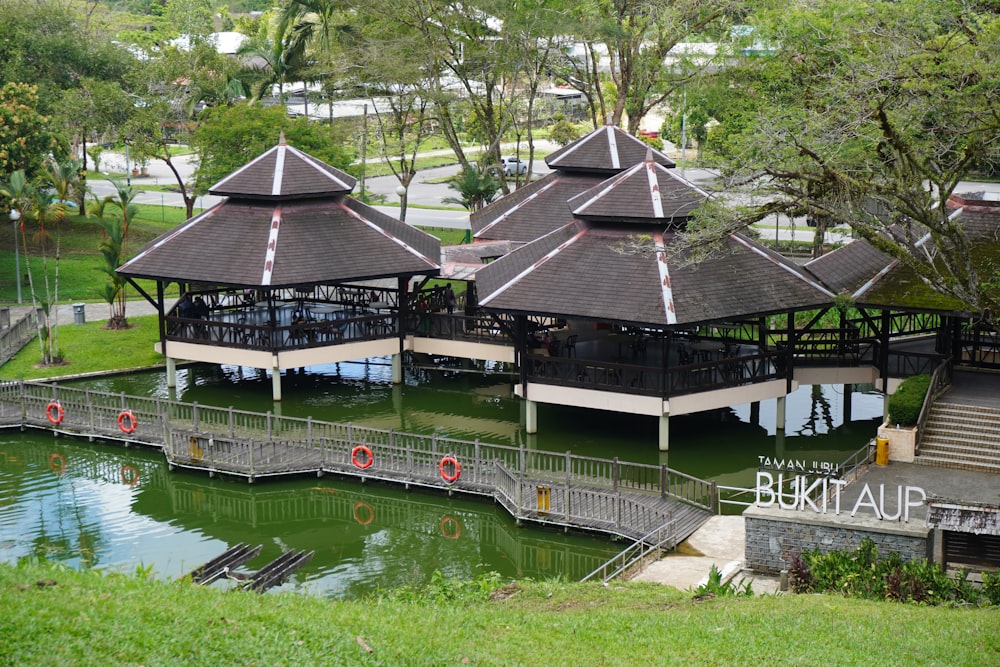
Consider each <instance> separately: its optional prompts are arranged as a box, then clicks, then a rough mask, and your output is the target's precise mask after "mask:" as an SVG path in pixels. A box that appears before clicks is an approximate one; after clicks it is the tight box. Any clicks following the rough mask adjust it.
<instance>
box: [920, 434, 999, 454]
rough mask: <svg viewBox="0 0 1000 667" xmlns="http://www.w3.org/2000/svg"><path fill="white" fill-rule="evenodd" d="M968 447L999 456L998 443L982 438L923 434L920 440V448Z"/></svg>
mask: <svg viewBox="0 0 1000 667" xmlns="http://www.w3.org/2000/svg"><path fill="white" fill-rule="evenodd" d="M949 445H954V446H956V447H968V448H970V449H975V450H978V451H982V452H993V453H995V454H998V455H1000V441H996V440H985V439H983V438H976V437H965V436H963V435H961V434H954V433H947V434H944V433H926V432H925V433H924V437H922V438H921V439H920V448H921V449H924V448H925V447H929V446H945V447H946V446H949Z"/></svg>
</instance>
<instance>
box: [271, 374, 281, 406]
mask: <svg viewBox="0 0 1000 667" xmlns="http://www.w3.org/2000/svg"><path fill="white" fill-rule="evenodd" d="M271 398H273V399H274V400H276V401H280V400H281V369H280V368H272V369H271Z"/></svg>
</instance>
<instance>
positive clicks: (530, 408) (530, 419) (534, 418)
mask: <svg viewBox="0 0 1000 667" xmlns="http://www.w3.org/2000/svg"><path fill="white" fill-rule="evenodd" d="M524 430H525V432H526V433H538V403H536V402H535V401H528V400H526V401H525V402H524Z"/></svg>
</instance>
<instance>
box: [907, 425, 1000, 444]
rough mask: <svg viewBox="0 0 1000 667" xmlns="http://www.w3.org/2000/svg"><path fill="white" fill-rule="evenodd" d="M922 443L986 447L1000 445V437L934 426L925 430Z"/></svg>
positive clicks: (984, 432)
mask: <svg viewBox="0 0 1000 667" xmlns="http://www.w3.org/2000/svg"><path fill="white" fill-rule="evenodd" d="M920 440H921V442H927V441H928V440H956V441H961V442H981V443H983V444H985V445H995V444H1000V437H997V436H996V435H995V434H993V433H989V432H986V431H975V430H966V429H955V428H941V427H939V426H934V427H930V428H925V429H924V430H923V433H922V434H921V437H920Z"/></svg>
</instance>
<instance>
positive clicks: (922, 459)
mask: <svg viewBox="0 0 1000 667" xmlns="http://www.w3.org/2000/svg"><path fill="white" fill-rule="evenodd" d="M913 462H914V463H917V464H920V465H929V466H936V467H939V468H954V469H957V470H972V471H976V472H992V473H997V474H1000V463H998V464H988V463H980V464H976V463H967V462H965V461H957V460H952V459H943V458H939V457H936V456H925V455H923V454H921V455H920V456H917V457H915V458H914V459H913Z"/></svg>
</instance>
